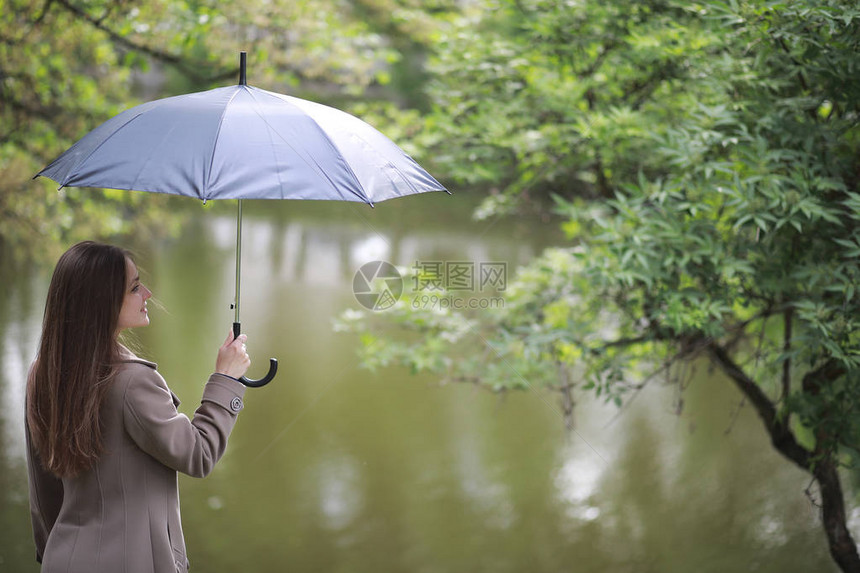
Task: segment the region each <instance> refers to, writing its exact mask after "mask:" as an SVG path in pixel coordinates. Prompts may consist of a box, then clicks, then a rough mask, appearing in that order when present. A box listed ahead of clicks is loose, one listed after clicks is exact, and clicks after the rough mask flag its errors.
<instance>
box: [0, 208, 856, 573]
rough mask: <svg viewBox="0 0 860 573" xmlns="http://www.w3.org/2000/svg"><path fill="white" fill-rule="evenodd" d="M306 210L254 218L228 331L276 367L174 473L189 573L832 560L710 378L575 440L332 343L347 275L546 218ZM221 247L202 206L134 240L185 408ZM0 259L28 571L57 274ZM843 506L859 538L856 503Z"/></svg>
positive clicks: (212, 342) (471, 247) (581, 409)
mask: <svg viewBox="0 0 860 573" xmlns="http://www.w3.org/2000/svg"><path fill="white" fill-rule="evenodd" d="M419 200H420V199H419ZM413 203H414V202H413ZM404 205H405V204H404ZM404 209H407V210H406V211H404V213H406V212H408V208H406V207H404ZM308 212H309V211H308V210H305V211H302V210H301V209H298V210H296V209H291V210H290V212H289V214H287V215H285V214H284V213H283V212H281V211H278V209H277V208H272V210H271V213H261V212H253V211H252V212H251V213H250V214H249V216H248V217H247V218H246V219H245V236H244V258H243V271H244V272H243V300H242V303H243V316H242V318H243V322H244V323H245V327H246V331H249V332H251V333H253V350H254V356H255V357H266V356H268V355H272V356H277V357H278V358H279V359H280V360H281V369H282V370H281V373H280V374H279V378H278V379H276V380H275V382H273V383H272V384H271V385H270V386H268V387H266V388H264V389H261V390H258V391H251V392H249V393H248V394H247V397H246V398H247V399H246V404H247V408H246V412H245V413H244V414H243V416H242V417H241V418H240V421H239V424H238V425H237V428H236V431H235V432H234V434H233V436H232V437H231V445H230V448H229V450H228V453H227V455H226V456H225V458H224V459H223V460H222V463H221V464H219V466H218V468H216V471H215V472H214V473H213V475H212V476H210V477H209V478H207V479H206V480H192V479H187V478H182V479H181V481H180V485H181V488H182V499H183V521H184V523H185V530H186V536H187V541H188V546H189V551H190V555H191V560H192V564H193V570H196V571H230V570H248V569H253V570H254V571H255V572H261V573H265V572H269V571H271V572H276V571H278V572H279V571H283V570H285V569H293V570H298V571H311V572H313V571H325V572H336V571H349V572H353V573H364V572H367V573H371V572H372V573H384V572H389V571H390V572H400V571H409V572H421V573H423V572H427V573H434V572H439V573H448V572H451V573H454V572H461V571H469V572H473V571H474V572H481V571H486V572H493V573H496V572H506V571H510V572H521V571H534V572H547V573H550V572H569V571H576V572H577V573H589V572H594V573H598V572H600V573H603V572H606V571H612V572H613V573H615V572H625V571H629V572H631V573H633V572H635V573H639V572H649V571H653V572H660V573H663V572H669V573H672V572H678V573H682V572H683V573H686V572H687V571H704V572H710V571H713V572H717V571H747V570H758V571H765V572H768V571H772V572H777V571H779V572H782V571H798V570H803V571H832V570H834V568H833V567H832V565H831V564H830V559H829V557H828V555H827V550H826V546H825V544H824V542H823V538H822V534H821V531H820V524H819V523H818V520H817V516H816V514H815V511H814V510H813V509H812V508H810V506H809V504H808V502H807V501H806V499H805V497H804V496H803V493H802V491H803V488H805V487H806V485H807V483H808V479H807V478H806V476H805V475H804V474H803V473H802V472H800V471H799V470H796V469H795V468H793V466H791V465H790V464H789V463H787V462H785V461H784V460H782V459H781V458H780V457H779V456H778V455H776V454H775V453H774V452H773V451H772V449H771V448H770V446H769V444H768V443H767V440H766V439H765V438H764V433H763V432H762V430H761V428H760V425H759V424H760V422H759V420H758V419H757V418H756V416H755V414H754V413H753V412H752V411H751V409H750V408H745V409H742V410H741V412H740V415H739V416H738V418H737V421H736V422H735V423H734V425H733V426H732V429H731V431H730V432H729V433H728V434H727V433H726V429H727V428H728V427H729V426H730V425H731V420H732V414H733V412H734V411H735V409H736V406H737V403H738V401H739V396H738V395H737V393H736V392H734V391H733V389H732V388H731V386H730V385H728V384H727V383H725V381H724V380H722V379H720V378H718V377H716V376H715V375H714V374H712V373H709V372H707V370H706V369H705V368H701V369H700V372H699V373H698V374H697V377H696V380H695V382H694V383H693V384H692V385H691V387H690V389H689V390H688V391H687V393H686V394H685V401H686V408H685V410H684V411H683V413H682V414H681V415H680V416H675V415H673V414H672V413H671V406H672V403H673V390H672V389H670V388H663V387H660V386H659V385H653V386H652V387H649V388H648V389H646V390H645V391H644V392H643V393H642V395H641V396H640V397H638V398H637V399H636V401H635V402H634V403H633V404H632V405H631V407H630V408H629V409H628V410H626V411H625V412H624V413H623V414H622V415H621V416H620V417H618V418H617V419H616V418H615V415H616V411H615V409H614V408H611V407H608V406H605V405H603V404H602V403H601V402H599V401H596V400H593V399H590V398H588V397H587V395H585V394H582V395H580V396H578V400H577V401H578V406H577V413H576V420H577V432H578V433H577V434H575V435H571V436H565V435H564V433H563V426H562V422H561V420H560V417H559V416H558V413H557V412H556V411H554V410H552V409H551V408H552V406H553V405H554V404H553V402H552V401H553V400H554V398H552V397H549V396H543V397H541V396H538V395H536V394H525V393H524V394H514V395H510V396H508V397H507V398H506V399H505V400H504V401H501V400H499V399H498V398H497V397H496V396H493V395H490V394H488V393H484V392H480V391H476V390H474V389H473V388H470V387H467V386H462V385H455V386H448V387H444V388H440V387H439V386H438V385H437V384H436V383H435V380H433V379H432V378H427V377H417V378H416V377H412V376H410V374H409V373H408V372H404V371H401V370H397V369H391V370H386V371H381V372H376V373H372V372H367V371H364V370H360V369H359V368H358V367H357V363H356V357H355V344H356V341H355V340H354V339H353V338H351V337H350V336H345V335H341V334H336V333H334V332H333V331H332V328H331V322H330V319H331V318H332V317H334V316H335V315H337V314H339V313H340V312H342V311H343V310H344V309H347V308H357V303H356V301H355V300H354V298H353V296H352V292H351V286H352V277H353V274H354V273H355V271H356V269H357V268H358V267H359V266H360V265H361V264H363V263H365V262H368V261H369V260H377V259H382V260H389V261H391V262H393V263H395V264H398V265H402V266H406V267H409V266H411V265H413V264H414V262H415V261H416V260H421V261H430V260H452V261H454V260H458V261H475V262H477V261H505V262H507V263H508V264H509V268H510V269H513V268H514V267H515V266H517V265H519V264H523V263H525V262H527V261H528V260H529V259H530V258H531V257H532V256H534V255H535V254H536V253H538V252H540V250H541V247H542V244H544V242H545V238H544V237H542V236H541V235H540V229H542V228H543V227H541V225H540V224H539V223H534V224H532V225H531V227H528V228H526V230H525V231H526V232H525V233H523V232H522V229H521V228H516V229H515V228H513V225H514V223H513V222H512V223H511V224H510V225H509V226H506V225H507V223H504V222H502V223H498V224H497V225H496V226H495V227H492V228H491V229H490V230H489V231H488V227H486V226H484V227H477V228H476V225H475V224H474V223H472V222H470V221H468V220H467V219H466V220H463V219H458V218H456V217H449V216H448V214H447V213H446V212H444V211H441V212H437V211H433V212H432V213H430V214H429V215H428V216H427V218H426V219H427V221H439V220H442V221H444V222H445V224H444V225H438V224H437V225H436V226H435V227H434V226H433V225H431V224H429V223H421V222H418V223H416V222H415V221H408V220H402V219H403V218H402V217H400V216H399V215H397V214H396V212H395V211H389V212H387V213H388V214H387V215H386V212H385V211H382V210H380V213H378V214H379V215H382V217H380V218H373V219H370V218H369V217H366V218H367V219H368V222H367V223H366V222H365V221H364V219H362V217H364V215H362V216H359V217H353V218H348V217H343V216H338V217H335V216H328V215H326V216H319V215H314V216H308ZM391 213H395V215H391ZM246 214H247V212H246ZM431 215H432V216H431ZM344 219H346V222H345V220H344ZM516 225H522V222H517V223H516ZM234 241H235V220H234V219H233V218H232V217H231V216H229V215H223V216H222V215H218V214H216V215H215V216H207V217H201V218H200V219H199V220H197V221H196V222H195V223H194V224H192V225H189V227H188V228H187V229H185V231H184V234H183V237H182V238H181V240H178V241H172V242H165V243H160V244H156V245H140V246H139V247H138V249H137V250H138V251H139V252H140V254H141V259H142V262H143V267H144V269H148V275H145V278H147V280H149V281H150V283H151V284H152V286H153V290H154V291H155V292H156V296H157V297H158V298H160V299H161V300H162V302H163V303H164V305H165V307H166V309H167V310H166V311H165V312H157V313H155V312H154V313H152V314H153V324H152V326H150V327H149V328H148V329H145V330H144V331H143V332H142V333H141V340H142V344H143V346H144V348H145V349H147V352H148V356H150V357H152V358H154V359H156V360H157V361H158V362H159V369H160V370H161V371H162V373H163V374H164V375H165V377H166V378H167V379H168V381H169V382H170V384H171V386H172V387H173V388H174V390H175V391H176V392H177V393H178V394H179V395H180V397H182V398H183V405H182V409H183V411H185V412H187V413H190V412H191V411H193V409H194V407H195V405H196V404H195V403H194V401H195V400H196V399H197V397H198V396H199V389H200V385H201V384H202V380H204V379H205V376H206V375H207V374H208V369H209V368H211V362H212V359H213V353H212V349H213V348H215V347H217V345H218V344H219V343H220V342H221V340H222V339H223V337H224V335H225V334H226V330H227V328H228V327H229V326H228V325H229V323H230V321H231V320H232V313H231V312H230V310H229V303H230V302H231V301H232V297H233V280H234V267H233V264H234V259H233V249H234V247H235V243H234ZM4 264H5V265H6V266H5V267H3V269H2V271H3V277H4V279H5V280H3V281H0V341H2V352H0V371H2V372H4V376H3V378H2V380H0V398H2V399H3V402H4V405H5V407H4V408H2V409H0V436H2V451H0V526H2V528H3V531H4V536H3V538H2V540H0V569H2V570H4V571H5V570H10V571H16V572H18V571H21V572H27V571H36V570H37V567H36V566H35V563H34V561H33V559H32V542H31V540H30V530H29V518H28V511H27V502H26V478H25V468H24V464H23V433H22V427H23V379H24V376H25V375H26V368H27V366H28V364H29V362H30V360H31V359H32V357H33V354H34V352H35V348H36V342H37V339H38V335H39V326H40V324H39V323H40V320H41V313H42V305H43V302H44V294H45V290H46V287H47V281H48V278H49V276H48V274H49V272H50V269H41V270H37V269H28V268H21V269H18V268H15V269H12V268H8V261H6V262H4V261H3V260H0V265H4ZM261 362H263V363H264V362H265V358H262V359H261V360H258V362H257V364H256V365H255V366H259V363H261ZM252 374H253V373H252ZM548 404H549V406H548ZM613 420H614V421H613ZM851 515H852V523H853V524H855V525H857V524H858V522H860V508H853V511H852V514H851Z"/></svg>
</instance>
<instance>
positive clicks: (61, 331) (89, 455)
mask: <svg viewBox="0 0 860 573" xmlns="http://www.w3.org/2000/svg"><path fill="white" fill-rule="evenodd" d="M127 257H128V258H131V257H130V255H129V253H128V252H127V251H125V250H124V249H121V248H119V247H114V246H112V245H104V244H101V243H95V242H92V241H85V242H83V243H78V244H76V245H74V246H73V247H71V248H70V249H69V250H68V251H66V252H65V253H64V254H63V256H61V257H60V260H59V261H58V262H57V266H56V268H55V269H54V275H53V277H52V278H51V286H50V287H49V288H48V298H47V301H46V302H45V317H44V321H43V323H42V339H41V342H40V344H39V354H38V355H37V357H36V361H35V364H34V366H33V368H32V370H31V372H30V376H29V377H28V380H27V424H28V427H29V431H30V436H31V438H32V440H33V444H34V446H35V448H36V451H37V452H38V454H39V457H40V459H41V462H42V465H43V466H44V467H45V468H46V469H48V470H50V471H51V472H53V473H54V474H56V475H57V476H60V477H70V476H74V475H76V474H78V473H79V472H81V471H83V470H85V469H87V468H89V467H91V466H92V464H93V463H94V462H95V461H96V460H97V459H98V457H99V455H100V454H101V451H102V436H101V426H100V415H99V414H100V410H101V405H102V402H103V400H104V396H105V394H106V393H107V390H108V387H109V383H110V381H111V379H112V377H113V375H114V372H115V367H116V363H117V361H118V358H119V349H120V347H119V345H118V343H117V341H116V330H117V326H118V322H119V313H120V310H121V309H122V303H123V299H124V297H125V288H126V276H125V275H126V258H127Z"/></svg>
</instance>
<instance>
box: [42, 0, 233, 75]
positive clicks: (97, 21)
mask: <svg viewBox="0 0 860 573" xmlns="http://www.w3.org/2000/svg"><path fill="white" fill-rule="evenodd" d="M52 1H53V2H55V3H56V4H58V5H60V6H62V7H63V8H65V9H66V10H67V11H69V12H71V13H72V14H74V15H75V16H77V17H79V18H82V19H83V20H86V21H87V22H89V23H90V24H91V25H92V26H93V27H94V28H96V29H98V30H101V31H102V32H104V33H105V34H107V35H108V37H109V38H110V39H111V40H112V41H113V42H114V43H116V44H118V45H120V46H122V47H124V48H126V49H128V50H131V51H134V52H140V53H143V54H146V55H148V56H150V57H152V58H154V59H156V60H158V61H161V62H164V63H167V64H170V65H172V66H175V67H176V68H178V69H180V70H182V72H183V73H184V74H186V75H187V76H188V77H190V78H192V79H193V80H195V81H201V82H213V81H216V80H219V79H223V78H224V77H225V76H227V77H229V76H231V75H234V74H235V73H236V72H235V70H232V69H231V70H229V71H227V70H224V71H217V72H215V73H214V74H213V75H211V76H204V75H203V74H201V73H200V72H199V64H192V65H189V64H187V63H186V62H185V61H184V60H182V59H181V58H179V57H178V56H175V55H173V54H170V53H168V52H162V51H161V50H156V49H154V48H151V47H149V46H146V45H144V44H139V43H137V42H134V41H132V40H130V39H128V38H126V37H125V36H122V35H120V34H119V33H117V32H115V31H114V30H112V29H110V28H109V27H108V26H107V25H105V24H104V23H103V22H102V20H103V18H94V17H93V16H91V15H90V14H88V13H87V12H86V11H84V10H82V9H81V8H78V7H77V6H75V5H73V4H72V3H71V2H69V1H68V0H52ZM49 6H50V3H49V4H47V5H46V7H45V11H47V8H48V7H49Z"/></svg>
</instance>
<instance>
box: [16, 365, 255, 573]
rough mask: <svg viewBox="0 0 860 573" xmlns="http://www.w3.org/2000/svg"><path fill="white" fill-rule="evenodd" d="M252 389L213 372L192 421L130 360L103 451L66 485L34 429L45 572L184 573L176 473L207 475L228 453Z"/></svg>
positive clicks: (33, 497) (113, 394) (34, 490)
mask: <svg viewBox="0 0 860 573" xmlns="http://www.w3.org/2000/svg"><path fill="white" fill-rule="evenodd" d="M244 393H245V386H243V385H242V384H241V383H239V382H238V381H236V380H234V379H232V378H229V377H227V376H223V375H220V374H212V375H211V376H210V377H209V381H208V382H207V383H206V386H205V388H204V390H203V397H202V399H201V403H200V407H198V408H197V411H196V412H195V413H194V417H193V419H191V420H189V419H188V417H186V416H185V415H184V414H180V413H178V412H177V411H176V406H177V405H178V404H179V399H178V398H176V396H175V395H174V394H173V393H172V392H171V391H170V389H169V388H168V387H167V384H166V383H165V382H164V379H163V378H162V377H161V375H160V374H159V373H158V372H157V371H156V369H155V364H153V363H151V362H146V361H144V360H138V359H135V360H128V361H126V362H124V363H123V364H122V365H121V366H120V368H119V372H118V374H117V377H116V379H115V380H114V382H113V383H112V386H111V389H110V390H109V392H108V395H107V398H106V400H105V404H104V406H103V410H102V411H103V415H102V421H103V428H104V434H103V435H104V452H103V454H102V455H101V458H100V459H99V461H98V462H97V463H96V464H95V466H94V467H93V468H91V469H90V470H88V471H86V472H84V473H82V474H80V475H78V476H77V477H74V478H71V479H63V480H59V479H57V478H56V477H54V476H53V475H52V474H50V473H48V472H46V471H45V470H44V469H43V468H42V466H41V464H40V463H39V461H38V457H37V455H36V453H35V451H34V450H33V448H32V446H31V445H30V437H29V432H27V442H28V443H27V445H28V458H27V460H28V469H29V479H30V508H31V514H32V520H33V533H34V537H35V541H36V559H37V560H38V561H40V562H41V563H42V572H43V573H59V572H62V573H115V572H117V573H118V572H123V573H175V572H177V571H179V572H182V571H186V570H187V569H188V566H189V563H188V559H187V557H186V554H185V539H184V538H183V535H182V525H181V523H180V519H179V494H178V489H177V472H182V473H186V474H188V475H191V476H194V477H203V476H205V475H207V474H208V473H209V472H210V471H212V468H213V466H214V465H215V463H216V462H217V461H218V459H219V458H220V457H221V455H222V454H223V453H224V450H225V448H226V447H227V438H228V436H229V435H230V432H231V430H232V429H233V425H234V424H235V423H236V417H237V415H238V413H239V411H240V410H241V409H242V406H243V404H242V396H243V395H244Z"/></svg>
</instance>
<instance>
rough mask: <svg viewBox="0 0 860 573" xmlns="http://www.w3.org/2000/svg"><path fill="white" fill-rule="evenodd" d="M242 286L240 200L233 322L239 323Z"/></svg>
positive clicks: (237, 222) (237, 220)
mask: <svg viewBox="0 0 860 573" xmlns="http://www.w3.org/2000/svg"><path fill="white" fill-rule="evenodd" d="M241 284H242V200H241V199H239V208H238V210H237V215H236V299H235V302H234V303H233V307H234V310H235V315H234V318H233V322H236V323H239V322H241V320H239V292H240V291H241Z"/></svg>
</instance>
